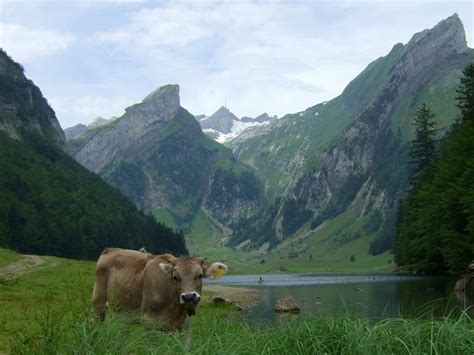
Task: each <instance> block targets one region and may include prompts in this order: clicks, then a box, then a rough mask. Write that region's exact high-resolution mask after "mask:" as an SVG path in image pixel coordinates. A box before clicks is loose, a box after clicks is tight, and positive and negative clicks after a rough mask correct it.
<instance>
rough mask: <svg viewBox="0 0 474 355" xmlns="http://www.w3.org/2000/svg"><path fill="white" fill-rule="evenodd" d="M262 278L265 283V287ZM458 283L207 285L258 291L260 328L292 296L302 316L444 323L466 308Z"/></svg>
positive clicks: (341, 278)
mask: <svg viewBox="0 0 474 355" xmlns="http://www.w3.org/2000/svg"><path fill="white" fill-rule="evenodd" d="M260 276H262V277H263V280H264V283H263V285H261V286H259V285H258V279H259V277H260ZM455 281H456V280H455V279H453V278H448V277H419V276H409V275H308V274H299V275H298V274H269V275H227V276H225V277H223V278H222V279H220V280H215V281H212V280H209V281H208V280H206V283H216V284H221V285H229V286H230V285H233V286H244V287H251V288H255V289H257V290H258V292H261V294H262V298H261V301H260V302H258V303H256V304H255V305H252V306H251V307H249V308H248V311H247V313H246V317H247V319H248V320H249V321H259V322H260V321H262V320H268V321H272V320H275V319H276V317H277V316H276V315H275V313H274V312H273V305H274V304H275V302H276V301H277V300H278V299H280V298H282V297H286V296H289V295H291V296H293V298H294V299H295V300H296V302H297V303H298V304H299V305H300V307H301V311H302V315H312V316H320V317H334V316H339V315H344V314H352V315H354V316H357V317H362V318H366V319H380V318H387V317H398V316H402V317H418V316H420V315H423V314H424V315H425V316H431V315H433V316H435V317H439V316H443V315H447V314H448V313H449V312H451V311H453V310H455V309H458V308H459V307H460V306H462V303H461V302H459V300H458V299H457V298H456V296H455V295H454V293H453V288H454V284H455ZM468 296H471V297H470V298H471V299H472V298H473V297H472V295H470V294H468ZM466 302H467V303H468V301H466ZM466 306H467V305H466Z"/></svg>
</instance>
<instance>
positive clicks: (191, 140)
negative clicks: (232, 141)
mask: <svg viewBox="0 0 474 355" xmlns="http://www.w3.org/2000/svg"><path fill="white" fill-rule="evenodd" d="M219 112H220V113H222V114H223V115H224V116H227V117H232V116H233V115H232V114H231V113H230V112H229V111H228V110H226V109H221V110H219ZM213 116H214V118H213V120H214V119H215V118H216V117H218V115H213ZM211 117H212V116H211ZM208 119H211V118H208ZM208 119H206V120H208ZM232 119H233V118H232ZM67 150H68V152H70V154H71V155H72V156H73V157H74V158H75V159H76V160H77V161H78V162H80V163H81V164H82V165H83V166H85V167H86V168H87V169H89V170H91V171H93V172H95V173H97V174H99V175H100V176H102V177H103V178H104V180H106V181H107V182H109V183H111V184H112V185H113V186H115V187H117V188H118V189H119V190H120V191H121V192H122V193H123V194H124V195H125V196H127V197H129V198H130V199H131V200H132V201H133V202H134V203H135V205H136V206H137V207H138V208H140V209H141V210H143V211H145V212H151V213H153V214H154V215H155V216H156V217H157V218H158V219H159V220H165V221H168V222H169V223H170V224H172V225H175V226H177V227H181V228H185V229H186V230H187V231H189V228H190V225H191V224H192V223H193V220H194V219H195V218H196V217H197V216H199V218H206V219H208V220H211V221H212V224H214V225H217V226H219V228H220V229H221V230H222V231H223V234H224V235H227V236H228V235H230V234H231V232H232V230H231V229H232V227H233V226H234V225H236V224H239V223H241V222H242V221H243V220H245V219H248V218H250V217H251V216H253V215H254V214H255V213H256V211H258V210H260V209H261V208H262V206H263V204H264V196H263V189H262V187H261V184H260V182H259V180H258V179H257V178H256V177H255V175H254V174H253V171H252V170H251V169H249V168H248V167H247V166H245V165H244V164H242V163H241V162H239V161H238V160H237V159H235V157H234V155H233V154H232V152H231V150H230V149H228V148H225V147H224V146H222V145H220V144H219V143H217V142H215V141H213V140H212V139H211V138H209V137H208V136H206V135H205V134H204V133H203V132H202V130H201V127H200V126H199V123H198V122H197V121H196V119H195V118H194V116H192V115H191V114H190V113H189V112H188V111H186V110H185V109H184V108H182V107H181V106H180V98H179V86H178V85H167V86H163V87H161V88H159V89H157V90H155V91H154V92H152V93H151V94H149V95H148V96H147V97H146V98H145V99H144V100H143V101H142V102H141V103H137V104H135V105H133V106H131V107H128V108H127V109H126V110H125V114H124V115H123V116H122V117H119V118H117V119H115V120H113V121H111V122H109V123H107V124H106V125H103V126H100V127H97V128H95V129H90V130H88V131H87V132H86V133H85V134H84V135H83V136H81V137H80V138H79V139H76V140H71V141H69V142H68V147H67Z"/></svg>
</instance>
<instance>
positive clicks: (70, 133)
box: [64, 123, 87, 141]
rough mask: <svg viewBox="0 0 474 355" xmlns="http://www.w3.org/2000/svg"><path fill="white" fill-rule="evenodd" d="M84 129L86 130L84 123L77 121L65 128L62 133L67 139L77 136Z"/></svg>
mask: <svg viewBox="0 0 474 355" xmlns="http://www.w3.org/2000/svg"><path fill="white" fill-rule="evenodd" d="M85 131H87V126H86V125H85V124H82V123H79V124H77V125H75V126H72V127H68V128H66V129H65V130H64V135H65V136H66V140H67V141H68V140H71V139H74V138H79V137H80V136H81V135H82V134H83V133H84V132H85Z"/></svg>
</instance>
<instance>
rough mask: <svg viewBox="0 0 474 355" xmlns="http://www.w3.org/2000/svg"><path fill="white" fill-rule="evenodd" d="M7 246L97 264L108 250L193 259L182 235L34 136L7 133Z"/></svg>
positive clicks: (1, 163) (2, 184)
mask: <svg viewBox="0 0 474 355" xmlns="http://www.w3.org/2000/svg"><path fill="white" fill-rule="evenodd" d="M0 246H2V247H7V248H11V249H14V250H17V251H19V252H22V253H33V254H48V255H56V256H62V257H68V258H78V259H94V258H96V257H97V256H98V255H99V254H100V252H101V251H102V250H103V248H104V247H111V246H114V247H124V248H132V249H138V248H141V247H143V246H144V247H145V248H146V249H147V250H148V251H149V252H153V253H161V252H172V253H175V254H187V253H188V252H187V249H186V245H185V241H184V235H183V233H182V232H175V231H173V230H172V229H170V228H168V227H166V226H165V225H163V224H160V223H158V222H156V220H155V219H154V218H153V217H151V216H146V215H144V214H143V213H141V212H140V211H138V210H137V208H136V207H135V206H134V205H133V204H132V203H131V202H130V201H128V200H127V199H126V198H125V197H124V196H123V195H122V194H121V193H120V192H118V191H117V190H116V189H114V188H113V187H111V186H109V185H108V184H107V183H105V182H104V181H103V180H102V179H101V178H99V177H98V176H97V175H95V174H93V173H91V172H89V171H88V170H87V169H85V168H84V167H82V166H81V165H79V164H78V163H77V162H76V161H74V160H73V159H72V158H70V157H69V156H68V155H67V154H66V153H65V152H63V151H62V150H61V149H60V148H59V147H58V146H57V145H55V144H54V143H52V142H51V141H49V140H47V139H45V138H44V137H41V136H39V135H35V134H26V135H24V138H23V141H22V142H20V141H16V140H12V139H10V138H9V137H7V136H6V135H5V134H4V133H2V132H0Z"/></svg>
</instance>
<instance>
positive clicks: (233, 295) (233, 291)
mask: <svg viewBox="0 0 474 355" xmlns="http://www.w3.org/2000/svg"><path fill="white" fill-rule="evenodd" d="M203 287H204V291H208V292H212V293H213V295H212V296H219V297H222V298H225V299H226V300H229V301H230V302H232V303H236V304H238V305H240V306H247V305H249V304H251V303H255V302H256V301H258V300H259V299H260V297H261V295H260V293H259V292H258V291H257V290H254V289H251V288H244V287H230V286H222V285H204V286H203Z"/></svg>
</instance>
